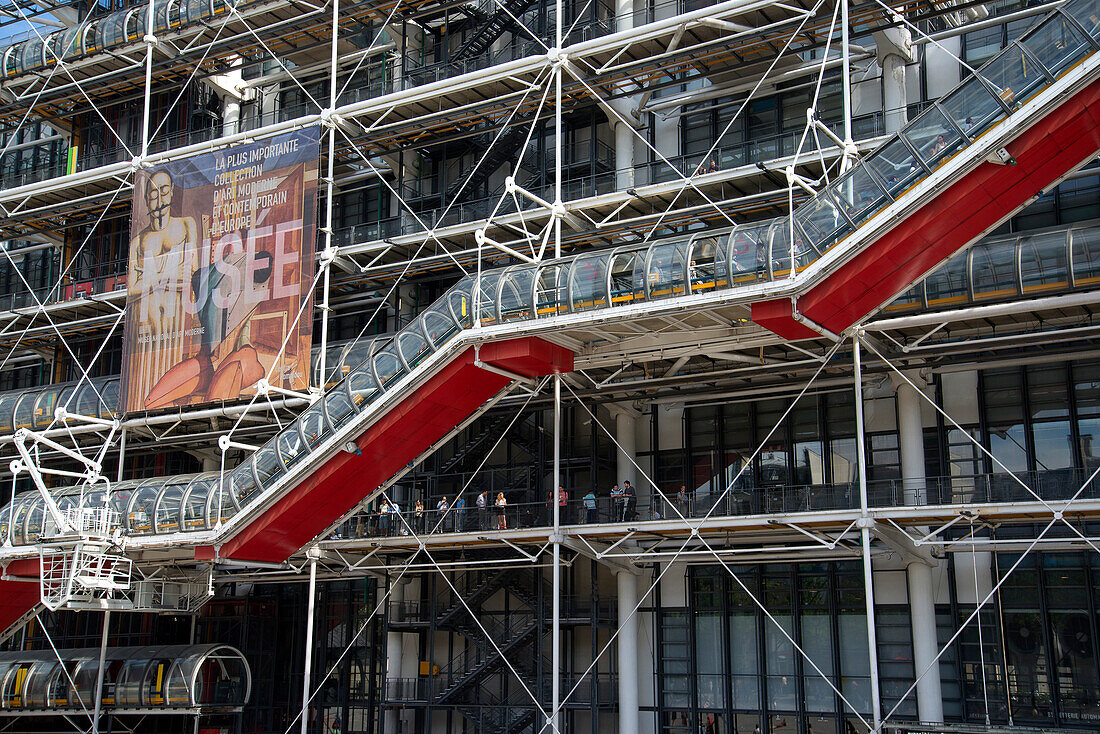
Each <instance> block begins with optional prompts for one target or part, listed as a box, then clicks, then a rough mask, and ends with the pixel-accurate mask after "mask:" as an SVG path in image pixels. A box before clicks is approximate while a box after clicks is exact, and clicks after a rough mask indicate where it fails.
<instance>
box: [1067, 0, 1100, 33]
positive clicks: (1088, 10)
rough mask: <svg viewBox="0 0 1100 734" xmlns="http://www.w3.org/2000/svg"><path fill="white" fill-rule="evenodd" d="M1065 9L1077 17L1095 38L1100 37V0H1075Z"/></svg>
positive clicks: (1068, 13)
mask: <svg viewBox="0 0 1100 734" xmlns="http://www.w3.org/2000/svg"><path fill="white" fill-rule="evenodd" d="M1063 11H1064V12H1065V13H1066V14H1067V15H1070V16H1072V17H1074V18H1076V19H1077V21H1078V22H1079V23H1080V24H1081V25H1083V26H1084V27H1085V30H1086V31H1088V32H1089V34H1090V35H1092V37H1093V38H1100V0H1073V2H1070V3H1067V4H1066V5H1065V7H1064V8H1063Z"/></svg>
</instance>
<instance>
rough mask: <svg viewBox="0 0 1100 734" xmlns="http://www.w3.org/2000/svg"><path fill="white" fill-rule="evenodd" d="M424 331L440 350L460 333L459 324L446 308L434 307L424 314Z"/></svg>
mask: <svg viewBox="0 0 1100 734" xmlns="http://www.w3.org/2000/svg"><path fill="white" fill-rule="evenodd" d="M423 318H424V331H425V333H426V334H427V335H428V338H429V339H431V341H432V344H434V345H435V346H436V348H437V349H438V348H439V347H440V346H442V345H443V344H444V343H445V342H446V341H447V340H448V339H450V338H451V335H453V334H456V333H458V324H456V323H455V322H454V320H453V319H452V318H451V314H450V311H449V310H448V309H446V308H445V307H444V306H438V305H437V306H432V307H431V308H430V309H428V310H427V311H425V312H424V316H423Z"/></svg>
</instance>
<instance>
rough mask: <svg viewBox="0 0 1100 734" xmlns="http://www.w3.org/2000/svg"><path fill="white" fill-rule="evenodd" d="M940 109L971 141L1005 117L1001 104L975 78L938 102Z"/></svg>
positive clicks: (968, 80)
mask: <svg viewBox="0 0 1100 734" xmlns="http://www.w3.org/2000/svg"><path fill="white" fill-rule="evenodd" d="M940 108H941V109H942V110H943V111H944V112H946V113H947V116H948V117H950V118H951V119H952V120H954V121H955V124H957V125H958V126H959V127H960V128H962V131H963V132H964V133H966V134H967V135H968V136H969V137H970V138H971V139H974V138H976V137H978V136H979V135H981V134H982V133H983V132H985V131H986V130H988V129H989V128H990V127H992V126H993V124H994V123H996V122H997V121H998V120H1000V119H1001V118H1002V117H1004V115H1005V111H1004V107H1003V106H1001V103H1000V102H999V101H998V100H997V98H996V97H995V96H994V95H993V93H992V92H991V91H989V88H988V87H987V86H985V84H983V83H982V81H981V80H980V79H978V78H976V77H970V78H969V79H967V81H965V82H964V83H963V84H962V86H960V87H958V88H957V89H955V90H954V91H953V92H951V93H950V94H948V95H947V96H946V97H944V98H943V99H942V100H940Z"/></svg>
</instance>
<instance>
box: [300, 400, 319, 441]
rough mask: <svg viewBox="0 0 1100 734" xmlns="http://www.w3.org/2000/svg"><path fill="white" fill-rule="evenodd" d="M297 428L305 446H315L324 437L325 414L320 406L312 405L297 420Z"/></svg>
mask: <svg viewBox="0 0 1100 734" xmlns="http://www.w3.org/2000/svg"><path fill="white" fill-rule="evenodd" d="M298 428H299V429H300V432H301V434H302V436H303V437H304V438H305V441H306V445H307V446H311V447H312V446H316V445H317V444H318V443H319V442H320V441H321V439H322V438H323V437H324V436H325V413H324V407H323V406H322V405H314V406H313V407H312V408H310V409H309V410H307V411H306V412H305V413H303V414H302V417H301V418H299V419H298Z"/></svg>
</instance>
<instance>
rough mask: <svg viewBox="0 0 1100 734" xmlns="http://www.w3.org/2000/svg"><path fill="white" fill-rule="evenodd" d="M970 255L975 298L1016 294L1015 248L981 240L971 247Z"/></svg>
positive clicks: (1002, 296)
mask: <svg viewBox="0 0 1100 734" xmlns="http://www.w3.org/2000/svg"><path fill="white" fill-rule="evenodd" d="M971 257H972V260H971V269H972V270H971V272H972V281H973V288H974V297H975V298H979V299H980V298H1004V297H1007V296H1014V295H1016V293H1017V287H1016V248H1014V247H1011V246H1006V245H1005V244H1002V243H998V242H983V243H980V244H978V245H976V246H975V247H974V248H973V251H972V253H971Z"/></svg>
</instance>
